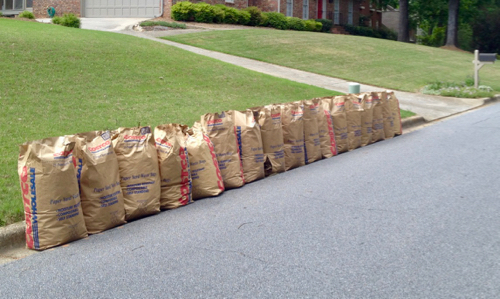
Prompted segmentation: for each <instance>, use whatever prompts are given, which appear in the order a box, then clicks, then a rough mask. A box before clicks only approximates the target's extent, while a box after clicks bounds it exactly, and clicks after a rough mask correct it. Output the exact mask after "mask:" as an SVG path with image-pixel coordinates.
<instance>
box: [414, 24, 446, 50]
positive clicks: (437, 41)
mask: <svg viewBox="0 0 500 299" xmlns="http://www.w3.org/2000/svg"><path fill="white" fill-rule="evenodd" d="M422 29H424V30H423V34H422V35H418V36H417V42H418V43H420V44H422V45H424V46H431V47H441V46H442V45H444V38H445V36H446V27H437V26H436V27H434V28H432V31H431V33H430V34H429V33H427V30H425V29H426V28H422Z"/></svg>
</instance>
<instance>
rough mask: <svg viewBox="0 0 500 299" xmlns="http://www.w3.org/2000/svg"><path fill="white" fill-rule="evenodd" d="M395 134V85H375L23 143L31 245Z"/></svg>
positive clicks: (42, 245) (98, 228)
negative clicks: (378, 88)
mask: <svg viewBox="0 0 500 299" xmlns="http://www.w3.org/2000/svg"><path fill="white" fill-rule="evenodd" d="M398 134H401V120H400V116H399V103H398V101H397V99H396V97H395V95H394V93H392V92H389V93H386V92H381V93H375V92H374V93H364V94H359V95H347V96H337V97H327V98H321V99H320V98H317V99H313V100H306V101H300V102H293V103H286V104H273V105H268V106H264V107H257V108H252V109H247V110H246V111H234V110H232V111H226V112H222V113H208V114H205V115H203V116H202V117H201V121H200V122H196V123H195V124H194V125H193V126H192V127H191V128H188V127H187V126H184V125H179V124H165V125H160V126H157V127H156V128H154V131H152V130H151V128H150V127H149V126H146V127H137V128H119V129H117V130H114V131H111V132H110V131H93V132H87V133H80V134H75V135H70V136H62V137H55V138H46V139H42V140H37V141H31V142H27V143H25V144H23V145H21V146H20V156H19V163H18V173H19V178H20V183H21V191H22V196H23V203H24V208H25V221H26V244H27V247H28V248H31V249H36V250H43V249H46V248H50V247H53V246H57V245H61V244H64V243H67V242H70V241H73V240H76V239H80V238H84V237H86V236H87V235H88V234H96V233H99V232H102V231H104V230H107V229H110V228H112V227H116V226H118V225H121V224H124V223H126V222H127V221H131V220H134V219H138V218H141V217H144V216H148V215H153V214H156V213H158V212H160V210H167V209H174V208H177V207H180V206H183V205H186V204H188V203H190V202H192V201H193V199H200V198H205V197H210V196H217V195H219V194H220V193H222V192H223V191H224V190H225V189H228V188H237V187H241V186H243V185H244V184H245V183H249V182H252V181H255V180H258V179H261V178H264V177H265V176H268V175H271V174H276V173H281V172H284V171H287V170H290V169H292V168H295V167H299V166H302V165H305V164H308V163H312V162H314V161H317V160H320V159H322V158H330V157H333V156H334V155H336V154H337V153H341V152H345V151H348V150H353V149H355V148H357V147H359V146H365V145H367V144H370V143H373V142H376V141H379V140H383V139H386V138H391V137H393V136H394V135H398Z"/></svg>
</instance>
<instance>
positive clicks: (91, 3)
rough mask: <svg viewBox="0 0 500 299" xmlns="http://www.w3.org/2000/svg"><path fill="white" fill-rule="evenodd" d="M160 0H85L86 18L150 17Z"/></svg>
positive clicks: (158, 5) (155, 14) (156, 13)
mask: <svg viewBox="0 0 500 299" xmlns="http://www.w3.org/2000/svg"><path fill="white" fill-rule="evenodd" d="M160 3H161V0H85V17H87V18H152V17H155V16H158V15H159V14H160V5H161V4H160Z"/></svg>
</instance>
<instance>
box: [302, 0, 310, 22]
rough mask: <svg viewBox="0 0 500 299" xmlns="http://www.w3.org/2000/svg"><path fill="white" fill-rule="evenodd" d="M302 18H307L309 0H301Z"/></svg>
mask: <svg viewBox="0 0 500 299" xmlns="http://www.w3.org/2000/svg"><path fill="white" fill-rule="evenodd" d="M303 1H304V4H303V9H302V19H304V20H307V19H309V0H303Z"/></svg>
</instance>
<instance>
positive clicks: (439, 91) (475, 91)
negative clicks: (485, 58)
mask: <svg viewBox="0 0 500 299" xmlns="http://www.w3.org/2000/svg"><path fill="white" fill-rule="evenodd" d="M472 85H474V81H472ZM422 93H424V94H433V95H441V96H448V97H459V98H485V97H491V96H493V95H494V93H493V89H492V88H491V87H489V86H484V85H481V86H479V87H478V88H474V87H473V86H471V82H470V81H468V80H466V82H465V83H454V82H439V81H438V82H433V83H431V84H429V85H426V86H425V87H424V88H423V89H422Z"/></svg>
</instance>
